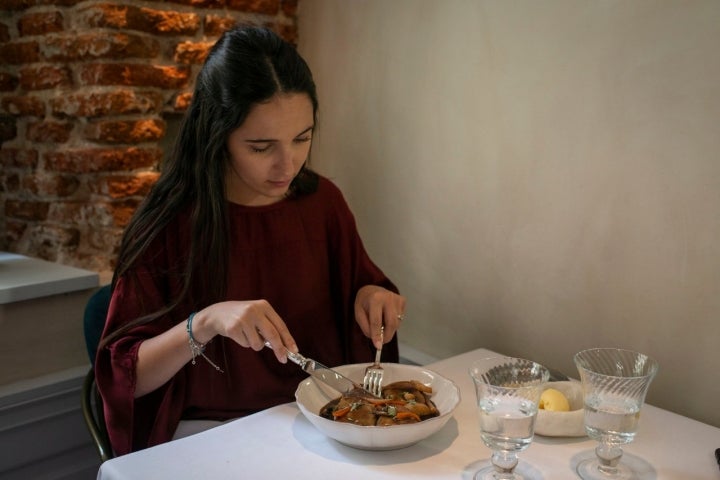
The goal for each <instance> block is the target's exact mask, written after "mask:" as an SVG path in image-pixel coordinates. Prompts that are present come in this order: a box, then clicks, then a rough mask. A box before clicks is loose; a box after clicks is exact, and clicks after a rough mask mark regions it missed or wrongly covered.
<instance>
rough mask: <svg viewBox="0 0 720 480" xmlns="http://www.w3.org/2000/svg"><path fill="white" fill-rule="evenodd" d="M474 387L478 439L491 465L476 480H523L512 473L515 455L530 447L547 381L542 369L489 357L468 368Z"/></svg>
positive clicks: (522, 361) (537, 366)
mask: <svg viewBox="0 0 720 480" xmlns="http://www.w3.org/2000/svg"><path fill="white" fill-rule="evenodd" d="M469 373H470V377H472V379H473V383H474V384H475V394H476V396H477V405H478V416H479V420H480V437H481V438H482V440H483V442H484V443H485V445H487V447H488V448H490V449H491V450H492V451H493V453H492V457H491V459H490V461H491V465H490V466H488V467H486V468H483V469H482V470H480V471H479V472H477V473H476V474H475V480H522V479H523V477H522V476H521V475H520V474H519V473H517V472H516V471H515V468H516V466H517V464H518V457H517V454H518V452H521V451H523V450H525V449H526V448H527V447H529V446H530V443H531V442H532V439H533V434H534V431H535V419H536V418H537V411H538V403H539V401H540V395H541V394H542V391H543V388H544V386H545V383H546V382H547V381H548V379H549V378H550V373H549V371H548V369H547V368H545V367H543V366H542V365H540V364H538V363H535V362H532V361H530V360H525V359H522V358H513V357H492V358H484V359H482V360H477V361H475V362H474V363H473V364H472V366H471V367H470V371H469Z"/></svg>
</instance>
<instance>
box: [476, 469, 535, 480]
mask: <svg viewBox="0 0 720 480" xmlns="http://www.w3.org/2000/svg"><path fill="white" fill-rule="evenodd" d="M473 479H474V480H524V478H523V477H522V476H520V475H518V474H517V473H500V472H498V471H497V470H495V467H492V466H490V467H486V468H483V469H482V470H480V471H478V472H477V473H476V474H475V476H474V477H473Z"/></svg>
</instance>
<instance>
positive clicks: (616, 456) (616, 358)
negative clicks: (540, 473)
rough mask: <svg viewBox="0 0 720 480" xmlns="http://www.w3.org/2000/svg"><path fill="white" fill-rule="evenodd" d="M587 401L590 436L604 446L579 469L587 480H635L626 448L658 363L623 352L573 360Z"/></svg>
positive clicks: (595, 352) (596, 352) (587, 353)
mask: <svg viewBox="0 0 720 480" xmlns="http://www.w3.org/2000/svg"><path fill="white" fill-rule="evenodd" d="M574 361H575V365H576V366H577V369H578V371H579V372H580V380H581V382H582V386H583V397H584V402H585V431H586V432H587V434H588V436H589V437H590V438H592V439H593V440H596V441H597V442H599V445H598V446H597V448H596V449H595V458H591V459H587V460H584V461H582V462H580V463H579V464H578V467H577V472H578V474H579V475H580V477H581V478H583V479H585V480H598V479H603V480H619V479H623V480H625V479H631V478H635V474H634V473H633V471H632V469H631V468H630V467H628V466H627V465H623V464H622V463H620V458H621V457H622V454H623V452H622V448H621V447H620V445H625V444H627V443H630V442H632V441H633V440H634V439H635V434H636V433H637V429H638V422H639V420H640V408H641V407H642V405H643V403H644V401H645V394H646V393H647V391H648V388H649V387H650V382H651V381H652V379H653V377H655V374H656V373H657V370H658V363H657V362H656V361H655V360H654V359H652V358H650V357H648V356H647V355H644V354H642V353H638V352H633V351H631V350H623V349H619V348H593V349H589V350H583V351H581V352H579V353H577V354H575V357H574Z"/></svg>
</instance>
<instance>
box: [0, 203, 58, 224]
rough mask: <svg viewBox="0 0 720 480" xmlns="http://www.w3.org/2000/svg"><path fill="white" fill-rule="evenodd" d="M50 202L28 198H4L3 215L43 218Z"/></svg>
mask: <svg viewBox="0 0 720 480" xmlns="http://www.w3.org/2000/svg"><path fill="white" fill-rule="evenodd" d="M49 210H50V202H42V201H30V200H6V201H5V215H6V216H7V217H11V218H16V219H20V220H45V219H46V218H47V214H48V211H49Z"/></svg>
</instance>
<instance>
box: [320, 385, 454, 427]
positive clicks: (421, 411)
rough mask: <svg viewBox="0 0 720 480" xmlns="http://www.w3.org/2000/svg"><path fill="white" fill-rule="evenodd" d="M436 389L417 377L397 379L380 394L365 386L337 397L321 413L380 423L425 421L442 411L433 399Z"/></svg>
mask: <svg viewBox="0 0 720 480" xmlns="http://www.w3.org/2000/svg"><path fill="white" fill-rule="evenodd" d="M432 393H433V392H432V387H429V386H427V385H425V384H423V383H421V382H418V381H416V380H406V381H399V382H393V383H391V384H389V385H386V386H384V387H383V388H382V395H381V396H380V398H378V397H375V396H373V395H370V394H369V393H367V392H364V391H362V390H359V391H354V392H350V393H348V394H346V395H343V396H342V397H339V398H336V399H334V400H332V401H331V402H329V403H328V404H326V405H325V406H324V407H323V408H322V409H321V410H320V416H321V417H323V418H327V419H328V420H333V421H336V422H347V423H352V424H354V425H364V426H378V427H388V426H393V425H405V424H408V423H417V422H422V421H423V420H427V419H429V418H433V417H437V416H438V415H440V412H439V411H438V409H437V407H436V406H435V404H434V403H433V401H432V400H431V399H430V397H431V396H432Z"/></svg>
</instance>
